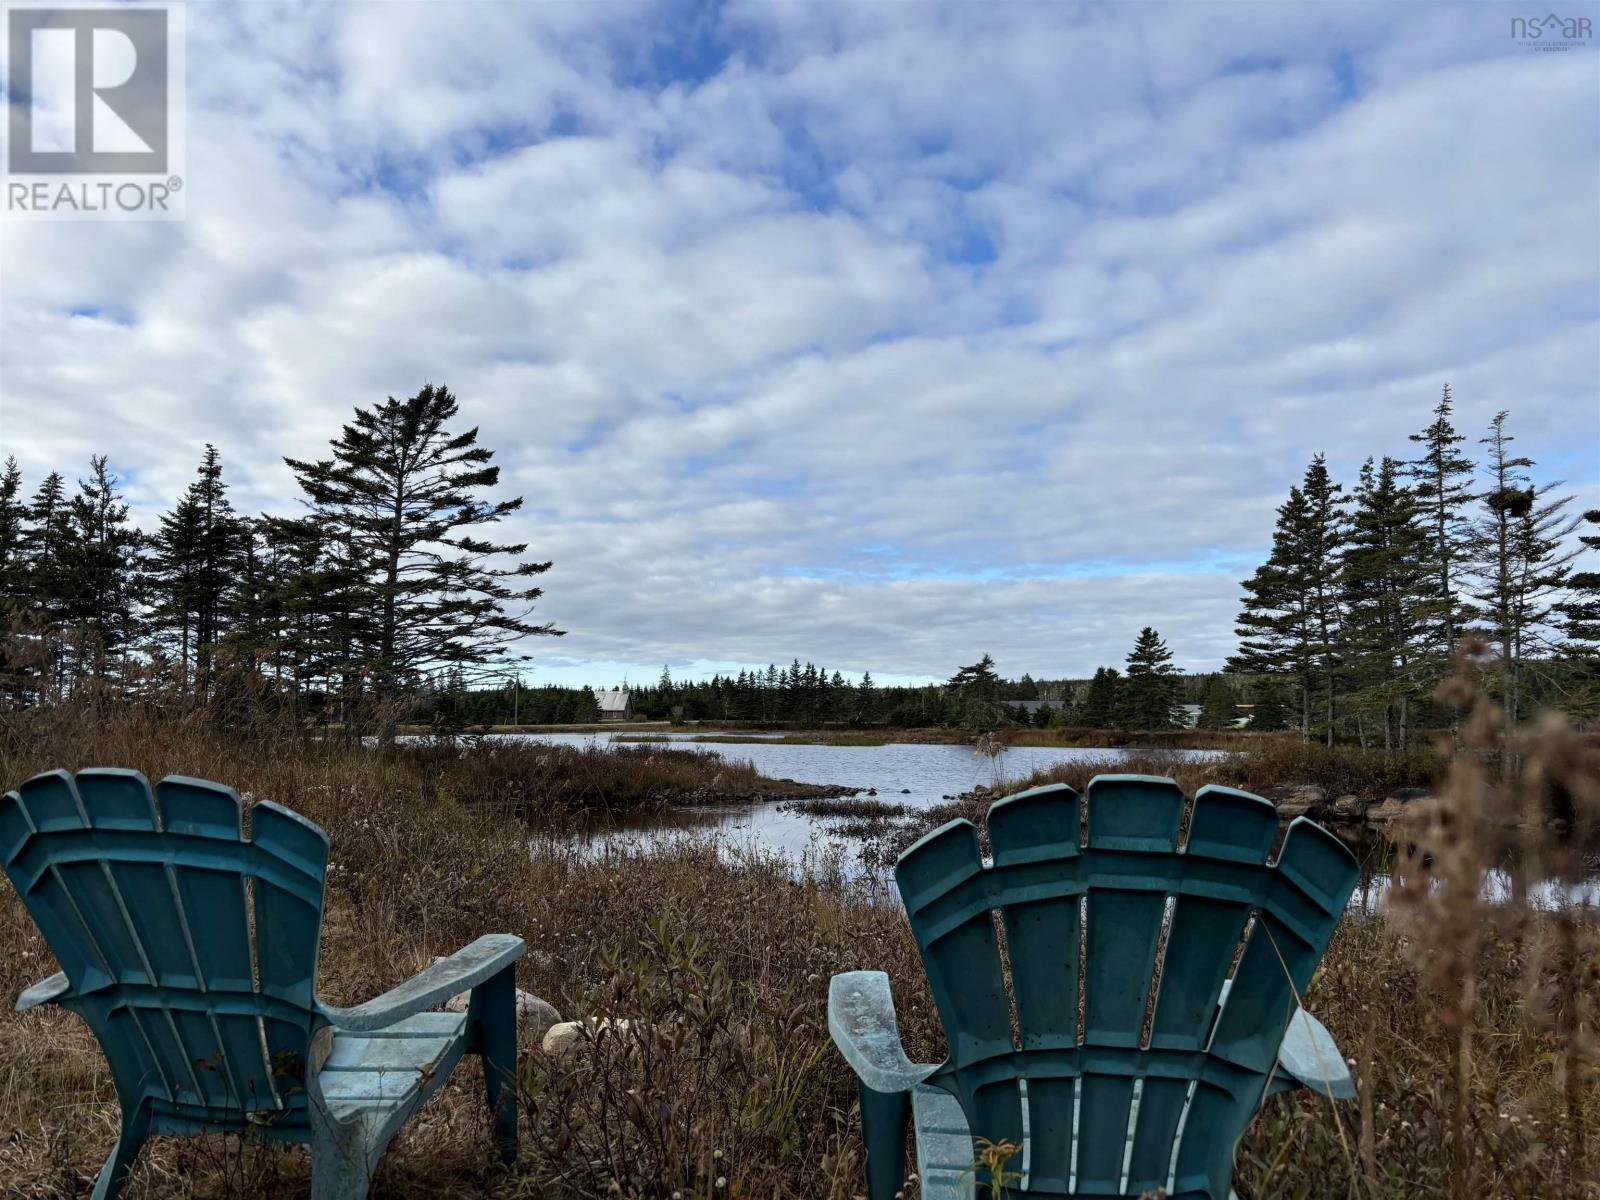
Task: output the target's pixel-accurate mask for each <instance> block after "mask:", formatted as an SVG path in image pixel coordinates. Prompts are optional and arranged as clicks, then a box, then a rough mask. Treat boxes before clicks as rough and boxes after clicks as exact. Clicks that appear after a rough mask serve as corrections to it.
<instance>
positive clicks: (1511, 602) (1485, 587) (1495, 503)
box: [1469, 411, 1579, 722]
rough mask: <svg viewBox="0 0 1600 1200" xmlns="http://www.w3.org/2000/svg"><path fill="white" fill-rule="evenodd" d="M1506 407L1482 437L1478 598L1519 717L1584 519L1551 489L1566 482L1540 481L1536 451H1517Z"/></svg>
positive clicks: (1504, 701)
mask: <svg viewBox="0 0 1600 1200" xmlns="http://www.w3.org/2000/svg"><path fill="white" fill-rule="evenodd" d="M1506 417H1507V414H1506V413H1505V412H1503V411H1502V412H1499V413H1496V414H1495V417H1494V419H1493V420H1492V421H1491V422H1490V424H1489V433H1488V435H1487V436H1486V437H1484V438H1482V439H1481V441H1482V443H1483V444H1484V445H1486V446H1487V447H1488V452H1487V460H1486V464H1485V465H1486V466H1487V468H1488V472H1489V477H1488V480H1487V484H1488V486H1487V487H1486V488H1485V489H1484V491H1483V492H1482V494H1481V495H1480V496H1479V501H1480V505H1481V508H1480V512H1479V514H1478V517H1477V520H1475V521H1474V522H1473V523H1472V526H1471V537H1470V542H1469V545H1470V548H1471V552H1472V559H1471V567H1472V572H1473V579H1474V583H1475V585H1476V586H1475V589H1474V593H1473V598H1474V599H1475V600H1477V601H1478V604H1479V608H1478V611H1479V613H1480V614H1481V617H1482V619H1483V621H1484V629H1483V632H1484V634H1485V635H1486V636H1487V638H1488V639H1489V640H1490V642H1491V643H1492V644H1494V645H1495V646H1496V647H1497V651H1498V655H1497V656H1498V658H1499V663H1498V670H1497V671H1496V676H1497V684H1498V692H1499V699H1500V703H1501V705H1502V706H1503V707H1504V708H1505V710H1506V715H1507V716H1508V717H1509V718H1510V719H1511V720H1512V721H1513V722H1515V721H1516V720H1517V719H1518V717H1519V716H1520V712H1521V707H1522V692H1523V687H1522V684H1523V674H1524V672H1525V670H1527V669H1529V668H1530V667H1531V666H1532V663H1531V661H1530V660H1531V659H1532V657H1533V655H1534V653H1535V652H1536V651H1537V650H1539V649H1541V648H1545V647H1546V646H1547V645H1549V642H1550V639H1549V638H1547V636H1546V635H1547V634H1551V633H1553V632H1554V630H1553V629H1551V628H1550V627H1549V623H1550V621H1551V618H1552V617H1553V616H1554V615H1555V613H1556V606H1555V604H1554V602H1553V598H1554V596H1555V594H1556V593H1557V592H1558V591H1559V590H1560V589H1562V588H1563V587H1564V586H1565V584H1566V581H1567V576H1568V574H1569V573H1570V563H1571V562H1572V559H1573V556H1574V554H1575V553H1576V550H1575V548H1574V549H1568V548H1566V547H1565V543H1566V541H1567V539H1568V537H1569V536H1570V535H1571V534H1572V532H1573V531H1574V530H1575V528H1576V527H1577V525H1578V523H1579V522H1578V521H1577V520H1575V519H1571V518H1567V517H1566V516H1565V515H1564V510H1565V508H1566V506H1567V504H1568V503H1570V501H1571V497H1554V498H1551V497H1550V493H1551V492H1552V491H1553V490H1554V489H1555V488H1556V487H1558V486H1559V484H1546V485H1544V486H1543V487H1538V486H1535V485H1534V483H1533V481H1532V480H1531V479H1530V477H1529V476H1528V468H1530V467H1532V466H1533V465H1534V462H1533V460H1532V459H1531V458H1528V457H1526V456H1525V455H1519V454H1513V453H1512V452H1511V449H1510V445H1511V442H1512V441H1514V440H1515V439H1514V438H1513V437H1512V436H1511V434H1509V433H1508V432H1506Z"/></svg>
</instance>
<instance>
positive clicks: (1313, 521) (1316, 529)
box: [1301, 454, 1347, 746]
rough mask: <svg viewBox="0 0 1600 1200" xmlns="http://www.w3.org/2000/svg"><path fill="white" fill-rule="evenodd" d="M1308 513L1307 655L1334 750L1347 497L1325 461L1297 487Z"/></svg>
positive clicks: (1315, 463)
mask: <svg viewBox="0 0 1600 1200" xmlns="http://www.w3.org/2000/svg"><path fill="white" fill-rule="evenodd" d="M1302 489H1303V491H1304V493H1305V498H1306V508H1307V517H1308V520H1307V523H1306V526H1305V529H1304V531H1303V534H1302V539H1301V562H1302V565H1303V566H1302V569H1303V570H1304V572H1305V585H1306V587H1307V589H1308V593H1309V599H1310V601H1311V627H1312V631H1313V634H1314V641H1313V643H1312V653H1313V654H1314V655H1315V657H1316V659H1317V667H1318V675H1319V676H1320V679H1319V682H1320V684H1321V690H1322V699H1323V723H1324V725H1325V726H1326V730H1327V744H1328V745H1330V746H1331V745H1333V740H1334V732H1335V728H1336V725H1337V721H1336V716H1337V714H1336V711H1335V708H1336V698H1337V694H1338V677H1339V672H1340V668H1341V663H1340V654H1339V648H1340V647H1339V643H1340V639H1341V637H1342V629H1341V626H1342V625H1343V621H1344V613H1343V611H1342V607H1341V603H1340V600H1341V597H1340V592H1339V576H1340V572H1341V570H1342V568H1343V554H1344V544H1345V539H1346V536H1347V532H1346V528H1345V521H1346V518H1345V512H1344V507H1345V504H1346V497H1345V496H1344V488H1343V487H1342V486H1340V485H1339V484H1337V483H1334V482H1333V479H1332V477H1331V476H1330V475H1329V474H1328V464H1327V460H1326V459H1325V458H1324V456H1323V455H1321V454H1318V455H1316V456H1315V457H1314V458H1312V460H1311V465H1310V466H1308V467H1307V468H1306V476H1305V482H1304V483H1303V484H1302Z"/></svg>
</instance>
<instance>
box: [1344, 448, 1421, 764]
mask: <svg viewBox="0 0 1600 1200" xmlns="http://www.w3.org/2000/svg"><path fill="white" fill-rule="evenodd" d="M1402 470H1403V467H1402V464H1400V463H1399V462H1397V461H1396V460H1394V459H1392V458H1389V457H1387V456H1385V457H1384V459H1383V460H1382V462H1381V463H1380V464H1379V465H1378V466H1377V467H1374V466H1373V462H1372V459H1370V458H1369V459H1367V461H1366V462H1365V463H1363V464H1362V467H1361V476H1360V481H1359V482H1358V483H1357V485H1356V490H1355V509H1354V512H1353V514H1352V516H1351V521H1350V533H1349V542H1348V545H1347V547H1346V549H1345V553H1344V569H1343V574H1342V584H1343V589H1344V613H1345V626H1344V628H1345V636H1344V648H1345V654H1346V657H1347V659H1348V663H1347V670H1348V673H1349V679H1350V682H1351V683H1352V684H1353V685H1354V687H1355V695H1356V701H1357V706H1358V707H1357V713H1358V719H1359V714H1360V713H1361V711H1362V710H1364V709H1367V708H1371V709H1373V710H1375V711H1377V712H1378V713H1379V714H1380V715H1381V718H1382V728H1383V745H1384V748H1385V749H1396V748H1398V749H1401V750H1404V749H1406V748H1407V745H1408V743H1409V738H1410V729H1411V724H1412V720H1413V717H1414V713H1415V702H1416V700H1417V697H1418V695H1419V693H1420V691H1421V686H1420V683H1419V681H1418V678H1417V670H1416V662H1417V657H1418V655H1419V653H1420V652H1421V650H1422V644H1421V639H1422V621H1421V618H1420V615H1419V613H1420V610H1421V608H1422V606H1423V605H1425V604H1426V603H1427V601H1428V594H1427V592H1426V588H1427V583H1428V578H1427V570H1426V553H1425V552H1426V549H1427V546H1428V540H1427V531H1426V530H1425V529H1424V528H1423V527H1422V523H1421V515H1420V509H1419V506H1418V502H1417V497H1416V494H1415V493H1414V492H1413V491H1412V490H1411V489H1410V488H1408V487H1407V486H1406V485H1405V484H1404V482H1403V480H1402V475H1401V472H1402ZM1360 732H1361V734H1362V741H1363V744H1365V742H1366V732H1365V726H1364V724H1363V725H1362V726H1361V728H1360Z"/></svg>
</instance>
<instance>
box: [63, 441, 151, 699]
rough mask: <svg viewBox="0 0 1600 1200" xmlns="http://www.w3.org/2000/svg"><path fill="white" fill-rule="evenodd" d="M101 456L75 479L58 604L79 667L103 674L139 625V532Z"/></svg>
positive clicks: (140, 547) (133, 635) (78, 669)
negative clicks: (68, 544) (84, 476)
mask: <svg viewBox="0 0 1600 1200" xmlns="http://www.w3.org/2000/svg"><path fill="white" fill-rule="evenodd" d="M118 482H119V481H118V479H117V477H116V476H115V475H113V474H112V473H111V469H110V467H109V466H108V465H107V459H106V456H105V455H103V454H98V455H95V456H94V457H93V458H91V459H90V460H89V478H88V479H80V480H79V481H78V495H77V496H75V497H73V500H72V505H71V524H72V529H73V539H72V544H71V551H70V556H69V559H68V565H67V572H66V580H67V583H68V590H67V591H66V593H65V596H64V607H65V611H66V616H67V620H68V622H69V623H70V624H71V625H72V626H73V628H74V629H75V631H76V633H77V635H78V636H77V639H76V641H77V643H78V646H79V651H80V652H81V653H82V654H83V655H84V656H85V659H84V661H81V662H78V663H77V664H75V666H76V670H77V671H78V672H79V673H88V674H91V675H93V676H95V677H97V678H106V677H108V676H109V674H110V672H111V669H112V667H113V665H115V664H116V663H117V662H118V660H120V658H121V657H122V655H123V654H124V653H125V652H126V651H127V650H128V648H129V646H130V644H131V643H132V642H133V640H134V637H135V636H136V634H137V633H138V631H139V625H138V604H139V600H140V589H139V578H140V562H139V555H140V553H141V551H142V548H143V545H144V538H143V535H142V534H140V532H139V530H138V529H136V528H134V526H133V525H132V524H131V523H130V522H129V520H128V506H127V504H126V503H124V502H123V499H122V493H121V492H120V491H119V490H118Z"/></svg>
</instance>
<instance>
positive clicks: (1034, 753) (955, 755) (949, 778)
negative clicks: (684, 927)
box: [490, 731, 1221, 861]
mask: <svg viewBox="0 0 1600 1200" xmlns="http://www.w3.org/2000/svg"><path fill="white" fill-rule="evenodd" d="M620 736H621V737H622V738H623V739H625V738H626V736H627V735H626V734H623V735H620ZM652 736H654V735H652ZM665 736H667V737H669V738H671V739H672V740H674V741H682V740H685V739H687V738H691V737H705V736H708V735H707V734H705V733H704V732H702V731H696V732H695V733H693V734H676V735H673V734H668V735H665ZM739 736H740V737H746V736H749V735H746V734H740V735H739ZM771 736H772V737H777V736H779V735H777V734H773V735H771ZM490 737H492V738H495V739H500V738H518V739H537V740H538V741H543V742H552V743H557V744H561V745H569V746H587V745H590V744H591V743H592V744H598V745H607V744H609V743H610V742H611V740H612V735H610V734H604V733H602V734H586V733H548V734H492V735H490ZM618 744H619V745H628V744H630V743H629V742H628V741H626V740H621V741H619V742H618ZM634 744H636V743H634ZM685 748H686V749H692V750H696V751H701V752H704V753H713V754H719V755H721V756H722V757H724V758H727V759H730V760H734V761H740V760H743V761H748V762H750V763H752V764H753V765H754V766H755V768H756V770H758V771H760V772H761V773H762V774H763V775H765V776H767V777H768V778H769V779H792V780H794V781H795V782H797V783H818V784H831V785H838V786H841V787H848V788H854V789H858V790H860V791H862V792H865V791H867V790H868V789H871V788H875V789H877V793H878V795H877V799H878V800H880V801H882V802H884V803H886V804H904V805H906V806H908V807H911V808H927V807H929V806H931V805H935V804H939V803H941V802H942V801H944V800H946V799H949V798H950V797H952V796H957V795H960V794H961V793H962V792H967V791H971V790H972V789H973V788H975V787H977V786H979V785H980V784H981V785H984V786H994V785H995V784H1004V783H1005V782H1006V781H1007V780H1011V779H1023V778H1026V777H1027V776H1029V775H1031V774H1032V773H1033V772H1035V771H1039V770H1042V769H1044V768H1046V767H1052V766H1056V765H1057V764H1059V763H1067V762H1093V763H1096V764H1099V763H1104V764H1105V767H1106V769H1107V770H1111V771H1114V770H1116V764H1117V763H1118V762H1119V761H1122V760H1124V759H1126V758H1127V757H1128V754H1127V752H1126V751H1122V750H1112V749H1095V748H1085V747H1050V746H1015V747H1012V748H1011V749H1008V750H1006V751H1005V752H1004V753H1003V754H1002V755H1000V757H999V758H998V759H995V760H992V761H991V760H990V759H988V758H987V757H984V756H982V755H978V754H975V753H974V752H973V749H972V747H971V746H964V745H957V746H941V745H929V744H926V743H907V742H893V743H890V744H889V745H886V746H806V745H793V744H780V743H776V742H774V743H772V744H766V743H762V742H739V743H736V744H704V743H690V744H689V745H688V746H686V747H685ZM1139 754H1140V757H1141V758H1142V759H1144V760H1146V761H1148V760H1149V758H1150V757H1151V752H1150V751H1148V750H1143V751H1140V752H1139ZM1157 754H1158V757H1161V758H1170V760H1171V761H1172V763H1173V764H1174V767H1176V765H1177V764H1178V763H1181V762H1195V761H1206V760H1209V759H1214V758H1217V757H1219V756H1220V754H1221V752H1220V751H1217V750H1163V751H1159V752H1157ZM841 824H842V822H840V821H839V820H837V819H832V818H826V817H808V816H806V815H804V814H802V813H798V812H795V811H794V810H793V809H792V808H789V807H788V806H786V805H784V804H781V803H770V804H750V805H730V806H719V807H692V808H675V809H670V810H668V811H666V812H664V813H652V814H647V815H644V814H641V815H631V816H625V817H621V818H617V819H614V820H608V821H605V822H595V823H593V824H592V825H590V826H589V828H587V829H586V830H585V831H584V832H583V833H581V834H579V835H577V836H580V837H582V838H584V839H585V840H586V841H587V842H588V843H589V844H590V845H591V846H592V847H593V848H594V849H596V850H601V849H604V848H605V847H606V846H609V845H622V844H627V845H631V846H635V847H638V848H641V849H648V848H649V847H650V846H652V845H656V844H660V843H661V842H663V841H671V840H674V839H678V838H683V837H698V838H711V839H715V840H716V841H717V842H718V844H719V845H722V846H724V847H728V848H738V849H745V850H755V851H768V852H772V851H775V852H777V853H780V854H782V855H784V856H785V857H787V858H791V859H793V860H795V861H799V860H801V859H802V858H804V857H805V856H807V855H813V854H823V853H828V852H830V851H832V850H834V849H842V850H844V851H846V852H847V855H848V857H850V858H852V859H853V858H854V849H855V847H856V846H857V844H858V843H857V842H856V841H855V840H854V839H851V838H847V837H843V836H841V835H840V834H839V833H838V830H839V828H840V826H841ZM560 836H561V839H562V840H568V839H569V838H570V837H571V836H573V835H571V834H567V833H563V834H562V835H560Z"/></svg>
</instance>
